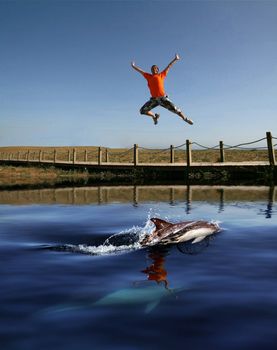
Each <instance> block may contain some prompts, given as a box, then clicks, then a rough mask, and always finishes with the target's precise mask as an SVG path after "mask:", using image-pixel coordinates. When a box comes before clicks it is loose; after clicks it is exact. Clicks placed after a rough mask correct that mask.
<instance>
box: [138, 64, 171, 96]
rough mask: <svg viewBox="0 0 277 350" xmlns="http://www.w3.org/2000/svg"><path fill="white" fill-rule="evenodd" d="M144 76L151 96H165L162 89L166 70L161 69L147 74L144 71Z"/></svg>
mask: <svg viewBox="0 0 277 350" xmlns="http://www.w3.org/2000/svg"><path fill="white" fill-rule="evenodd" d="M143 76H144V78H145V79H146V80H147V83H148V87H149V90H150V93H151V96H152V97H161V96H165V95H166V93H165V91H164V79H165V77H166V71H165V70H164V71H162V72H161V73H158V74H154V75H152V74H149V73H144V74H143Z"/></svg>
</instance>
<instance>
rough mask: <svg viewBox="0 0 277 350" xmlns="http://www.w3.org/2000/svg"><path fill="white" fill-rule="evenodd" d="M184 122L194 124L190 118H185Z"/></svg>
mask: <svg viewBox="0 0 277 350" xmlns="http://www.w3.org/2000/svg"><path fill="white" fill-rule="evenodd" d="M184 121H185V122H187V123H188V124H190V125H192V124H193V121H192V120H191V119H189V118H185V119H184Z"/></svg>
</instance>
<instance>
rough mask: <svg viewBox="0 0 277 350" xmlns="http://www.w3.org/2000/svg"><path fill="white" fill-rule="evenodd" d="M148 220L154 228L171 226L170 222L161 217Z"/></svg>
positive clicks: (159, 228)
mask: <svg viewBox="0 0 277 350" xmlns="http://www.w3.org/2000/svg"><path fill="white" fill-rule="evenodd" d="M150 220H151V221H152V222H153V224H154V225H155V226H156V230H161V229H163V228H165V227H169V226H172V224H171V223H170V222H167V221H165V220H162V219H157V218H151V219H150Z"/></svg>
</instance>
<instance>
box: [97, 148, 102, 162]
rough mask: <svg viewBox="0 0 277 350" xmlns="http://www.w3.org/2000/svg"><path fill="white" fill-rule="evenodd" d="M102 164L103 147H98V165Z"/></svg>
mask: <svg viewBox="0 0 277 350" xmlns="http://www.w3.org/2000/svg"><path fill="white" fill-rule="evenodd" d="M101 164H102V147H98V165H101Z"/></svg>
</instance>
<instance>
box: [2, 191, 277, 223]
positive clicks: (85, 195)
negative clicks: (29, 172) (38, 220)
mask: <svg viewBox="0 0 277 350" xmlns="http://www.w3.org/2000/svg"><path fill="white" fill-rule="evenodd" d="M198 201H201V202H207V203H209V202H211V203H213V204H214V203H217V205H218V212H219V213H220V212H222V211H224V208H225V205H226V204H228V203H230V202H237V201H240V202H243V201H245V202H246V201H248V202H261V201H262V202H266V203H267V204H266V207H265V209H264V210H263V213H264V215H265V217H266V218H271V216H272V212H273V206H274V203H275V201H276V191H275V187H274V186H272V187H269V186H187V185H184V186H183V185H177V186H93V187H70V188H55V189H36V190H5V191H0V204H10V205H30V204H41V205H44V204H65V205H88V204H96V205H104V204H109V203H132V204H133V205H135V206H139V205H140V204H143V203H149V202H167V203H169V204H170V205H175V204H178V203H185V208H186V209H185V210H186V213H187V214H191V213H192V211H193V203H195V202H198Z"/></svg>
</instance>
